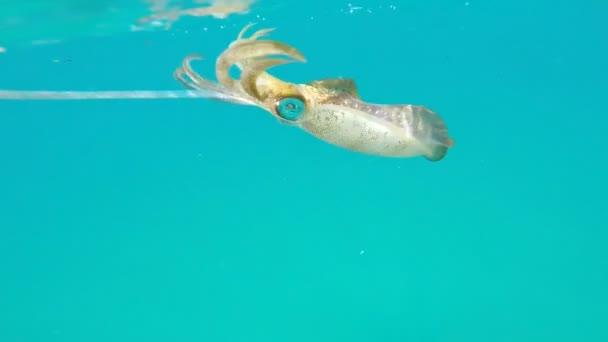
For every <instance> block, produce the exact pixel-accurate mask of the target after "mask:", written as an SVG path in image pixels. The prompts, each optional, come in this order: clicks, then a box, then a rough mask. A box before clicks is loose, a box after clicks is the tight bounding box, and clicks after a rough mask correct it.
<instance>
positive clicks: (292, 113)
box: [276, 97, 306, 121]
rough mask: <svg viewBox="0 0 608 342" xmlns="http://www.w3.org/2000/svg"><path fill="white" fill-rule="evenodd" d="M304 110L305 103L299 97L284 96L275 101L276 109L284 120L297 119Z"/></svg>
mask: <svg viewBox="0 0 608 342" xmlns="http://www.w3.org/2000/svg"><path fill="white" fill-rule="evenodd" d="M305 110H306V103H304V100H303V99H302V98H300V97H285V98H282V99H280V100H279V101H277V104H276V111H277V114H279V116H280V117H282V118H283V119H285V120H289V121H294V120H297V119H298V118H299V117H300V115H302V114H303V113H304V111H305Z"/></svg>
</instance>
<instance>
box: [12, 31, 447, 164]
mask: <svg viewBox="0 0 608 342" xmlns="http://www.w3.org/2000/svg"><path fill="white" fill-rule="evenodd" d="M252 26H253V23H250V24H247V25H246V26H245V27H244V28H243V29H242V30H241V31H240V32H239V34H238V36H237V37H236V39H235V40H234V41H232V42H231V43H230V44H229V46H228V48H227V49H226V50H224V51H223V52H222V53H221V54H220V55H219V56H218V58H217V59H216V61H215V76H216V79H217V81H212V80H210V79H208V78H205V77H203V76H201V75H200V74H199V73H197V72H196V71H195V70H194V68H193V66H192V62H193V61H196V60H201V59H203V57H202V56H201V55H199V54H191V55H188V56H186V57H185V58H184V59H183V61H182V63H181V65H180V66H179V67H178V68H177V69H176V70H175V72H174V74H173V76H174V78H175V79H176V80H177V82H178V83H180V84H181V85H182V86H183V87H184V88H186V89H185V90H181V91H179V90H178V91H171V90H170V91H158V90H152V91H145V90H143V91H105V92H104V91H92V92H82V91H72V92H69V91H20V90H0V100H2V99H4V100H17V99H22V100H24V99H29V100H45V99H46V100H70V99H72V100H81V99H159V98H207V99H214V100H219V101H222V102H226V103H230V104H235V105H246V106H255V107H258V108H260V109H263V110H265V111H267V112H269V113H270V114H271V115H272V116H274V117H275V118H276V119H277V120H278V121H279V122H280V123H282V124H284V125H287V126H293V127H298V128H300V129H302V130H304V131H306V132H308V133H309V134H311V135H312V136H314V137H316V138H317V139H320V140H322V141H324V142H326V143H328V144H331V145H334V146H337V147H341V148H343V149H346V150H350V151H353V152H358V153H363V154H368V155H375V156H381V157H392V158H409V157H424V158H425V159H427V160H429V161H439V160H442V159H443V158H444V157H445V156H446V154H447V151H448V150H449V149H450V148H452V147H453V146H454V140H453V139H452V138H451V137H450V135H449V134H448V129H447V126H446V124H445V122H444V121H443V119H442V118H441V117H440V116H439V115H438V114H437V113H435V112H434V111H432V110H431V109H429V108H427V107H425V106H422V105H413V104H399V105H384V104H374V103H370V102H367V101H364V100H363V99H361V97H360V95H359V92H358V90H357V85H356V83H355V81H354V80H353V79H350V78H327V79H319V80H314V81H310V82H308V83H303V84H298V83H291V82H287V81H284V80H281V79H279V78H277V77H275V76H272V75H271V74H270V73H269V71H268V70H269V69H271V68H273V67H277V66H280V65H285V64H289V63H296V62H299V63H305V62H306V58H305V57H304V55H303V54H302V53H301V52H300V51H298V50H297V49H296V48H295V47H293V46H290V45H287V44H285V43H282V42H279V41H275V40H270V39H262V38H264V37H267V36H268V35H269V34H270V33H271V32H272V31H273V30H274V28H263V29H259V30H257V31H255V32H253V34H251V35H249V36H248V37H246V34H247V32H248V31H249V29H250V28H251V27H252ZM233 67H237V68H238V70H239V71H240V75H239V77H238V78H235V77H233V76H232V75H231V74H230V69H231V68H233Z"/></svg>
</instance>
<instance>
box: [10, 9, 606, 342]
mask: <svg viewBox="0 0 608 342" xmlns="http://www.w3.org/2000/svg"><path fill="white" fill-rule="evenodd" d="M267 4H268V10H266V12H264V14H263V15H262V14H259V12H258V13H256V12H255V11H253V12H252V13H250V14H248V15H236V16H231V17H229V18H228V19H226V20H224V21H221V20H218V19H214V18H199V19H197V20H193V21H190V22H188V23H182V25H181V26H179V27H176V28H175V29H174V30H172V31H171V32H168V33H162V32H161V33H141V34H117V35H112V36H109V37H105V38H90V39H88V38H82V39H75V40H71V41H69V42H66V43H63V44H55V45H43V46H34V47H30V48H20V49H12V50H8V51H7V53H5V54H1V55H0V75H1V77H0V89H30V90H35V89H45V90H117V89H124V90H128V89H179V87H178V84H177V83H176V82H175V81H174V80H173V79H172V72H173V70H174V69H175V67H177V66H178V65H179V64H180V63H181V59H182V58H183V57H184V56H185V55H187V54H189V53H194V52H196V53H201V54H203V55H205V56H207V57H208V58H209V59H208V60H205V61H203V62H199V63H197V64H196V68H197V70H198V71H199V72H201V73H202V74H204V75H208V76H213V60H214V58H215V57H216V56H217V54H218V53H219V52H221V51H222V50H223V48H225V46H226V45H227V44H228V43H229V42H230V41H232V40H233V39H234V37H235V36H236V35H237V33H238V32H239V30H240V29H241V28H242V27H243V26H244V25H245V24H246V23H247V22H249V21H256V22H258V27H260V28H261V27H276V28H277V30H276V31H275V32H274V33H273V34H272V38H275V39H277V40H281V41H284V42H286V43H288V44H292V45H294V46H296V47H297V48H298V49H299V50H300V51H302V52H303V53H304V55H305V56H306V57H307V59H308V62H307V63H306V64H292V65H289V66H284V67H279V68H276V70H274V72H275V74H276V75H277V76H279V77H282V78H285V79H287V80H290V81H294V82H307V81H310V80H313V79H320V78H326V77H337V76H342V77H352V78H354V79H356V81H357V83H358V86H359V91H360V94H361V96H362V97H363V98H364V99H366V100H368V101H370V102H375V103H416V104H424V105H427V106H429V107H431V108H433V109H434V110H436V111H437V112H439V113H440V114H441V115H442V117H443V118H444V119H445V120H446V122H447V124H448V126H449V129H450V132H451V135H452V136H453V137H454V139H455V140H456V146H455V147H454V148H453V149H452V150H451V151H450V152H449V154H448V156H447V157H446V158H445V159H444V160H442V161H440V162H437V163H431V162H428V161H426V160H424V159H423V158H414V159H383V158H379V157H371V156H366V155H360V154H356V153H352V152H349V151H345V150H342V149H339V148H337V147H333V146H330V145H327V144H325V143H323V142H321V141H318V140H316V139H315V138H313V137H311V136H309V135H307V134H306V133H305V132H303V131H300V130H298V129H297V128H292V127H286V126H283V125H281V124H279V123H278V122H277V121H276V120H275V119H273V118H272V117H271V116H270V115H269V114H268V113H266V112H264V111H262V110H260V109H256V108H253V107H242V106H236V105H230V104H223V103H217V102H211V101H206V100H161V101H84V102H6V101H0V341H3V342H22V341H23V342H25V341H27V342H30V341H31V342H34V341H36V342H42V341H44V342H47V341H69V342H72V341H73V342H83V341H87V342H96V341H100V342H102V341H103V342H109V341H129V342H133V341H148V342H151V341H163V342H167V341H179V342H187V341H209V342H228V341H231V342H232V341H239V342H240V341H243V342H253V341H264V342H271V341H277V342H279V341H281V342H284V341H290V342H294V341H307V342H309V341H317V342H324V341H332V342H337V341H353V342H358V341H366V342H370V341H382V342H388V341H395V342H396V341H399V342H404V341H446V342H447V341H450V342H453V341H467V342H476V341H480V342H481V341H483V342H487V341H517V342H524V341H531V342H532V341H534V342H538V341H551V342H559V341H568V342H571V341H581V342H583V341H584V342H603V341H608V249H607V246H608V224H607V220H608V208H607V204H608V201H607V200H606V192H607V190H608V186H607V181H606V175H607V174H608V173H607V170H608V168H607V167H606V165H607V162H608V153H606V151H605V146H606V125H607V124H608V119H607V118H608V115H607V114H608V112H606V106H605V99H606V94H607V93H606V89H608V87H607V81H606V79H607V78H606V76H607V71H608V69H607V68H606V61H607V60H608V50H607V45H606V40H605V35H606V32H608V30H607V25H606V24H605V20H606V15H607V14H608V3H606V2H605V1H581V2H575V1H561V0H558V1H523V0H516V1H504V0H501V1H496V0H494V1H490V0H488V1H479V0H478V1H476V0H470V1H469V2H466V1H464V0H457V1H450V0H424V1H422V0H416V1H414V0H412V1H379V2H372V1H360V2H357V3H355V2H352V6H351V7H357V6H360V7H363V9H361V10H357V9H356V8H355V9H353V10H352V13H351V10H349V5H348V2H346V1H301V2H295V1H292V2H289V3H281V5H277V4H275V3H268V2H267ZM391 5H394V6H395V8H392V7H390V6H391ZM258 9H259V10H260V11H263V10H264V5H263V3H261V5H260V7H258ZM368 10H369V11H368ZM0 34H1V33H0ZM54 60H55V62H54Z"/></svg>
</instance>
